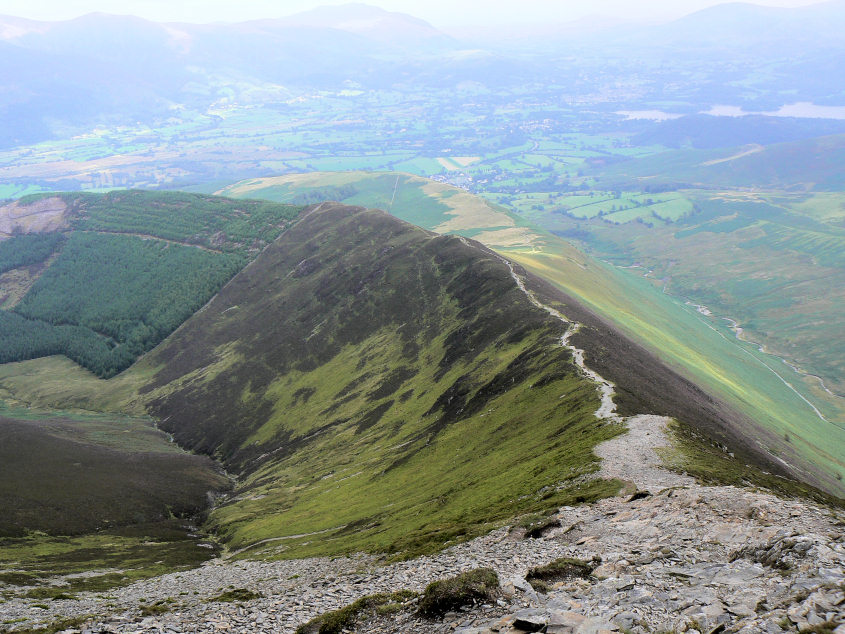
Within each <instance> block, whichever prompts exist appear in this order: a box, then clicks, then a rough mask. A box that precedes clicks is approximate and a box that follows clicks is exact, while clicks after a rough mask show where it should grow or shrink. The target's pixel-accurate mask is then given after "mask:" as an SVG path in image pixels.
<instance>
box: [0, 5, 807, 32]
mask: <svg viewBox="0 0 845 634" xmlns="http://www.w3.org/2000/svg"><path fill="white" fill-rule="evenodd" d="M816 2H818V0H758V1H757V2H755V4H764V5H769V6H783V7H785V6H792V7H796V6H802V5H808V4H814V3H816ZM326 4H344V2H340V1H333V0H323V1H320V0H119V1H117V0H0V14H5V15H16V16H21V17H27V18H33V19H38V20H62V19H69V18H73V17H77V16H79V15H83V14H85V13H91V12H94V11H101V12H105V13H120V14H132V15H138V16H141V17H144V18H148V19H151V20H157V21H184V22H214V21H221V22H237V21H241V20H248V19H254V18H275V17H283V16H287V15H290V14H292V13H297V12H299V11H305V10H307V9H310V8H313V7H315V6H320V5H326ZM367 4H372V5H376V6H380V7H382V8H384V9H388V10H391V11H401V12H403V13H410V14H411V15H414V16H417V17H420V18H423V19H425V20H428V21H429V22H431V23H432V24H434V25H435V26H437V27H443V28H448V27H453V26H464V25H479V26H482V25H483V26H491V25H496V26H503V25H508V24H513V23H532V22H535V23H549V22H566V21H570V20H575V19H578V18H581V17H585V16H593V15H603V16H613V17H617V18H624V19H643V20H654V19H670V18H675V17H680V16H681V15H684V14H687V13H691V12H693V11H696V10H698V9H702V8H704V7H706V6H710V5H714V4H719V1H718V0H638V1H632V0H592V1H591V2H584V0H507V1H506V2H502V1H501V0H499V1H496V0H492V1H491V0H425V2H419V1H415V0H374V1H372V2H367Z"/></svg>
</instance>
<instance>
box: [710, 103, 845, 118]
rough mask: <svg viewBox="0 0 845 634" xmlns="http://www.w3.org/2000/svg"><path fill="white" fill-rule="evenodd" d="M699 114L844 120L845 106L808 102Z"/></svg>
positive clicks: (716, 109)
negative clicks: (751, 109)
mask: <svg viewBox="0 0 845 634" xmlns="http://www.w3.org/2000/svg"><path fill="white" fill-rule="evenodd" d="M701 114H710V115H713V116H714V117H742V116H745V115H748V114H758V115H759V114H762V115H766V116H769V117H798V118H801V119H845V106H817V105H816V104H814V103H810V102H809V101H799V102H798V103H792V104H789V105H786V106H781V107H780V108H779V109H778V110H773V111H770V112H746V111H745V110H743V109H742V108H739V107H737V106H713V107H712V108H710V110H707V111H706V112H702V113H701Z"/></svg>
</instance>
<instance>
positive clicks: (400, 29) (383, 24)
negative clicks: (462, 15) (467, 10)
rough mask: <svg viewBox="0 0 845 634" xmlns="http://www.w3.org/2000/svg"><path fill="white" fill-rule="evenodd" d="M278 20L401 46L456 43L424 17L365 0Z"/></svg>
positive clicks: (287, 24) (284, 23)
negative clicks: (421, 18)
mask: <svg viewBox="0 0 845 634" xmlns="http://www.w3.org/2000/svg"><path fill="white" fill-rule="evenodd" d="M276 22H277V23H278V24H281V25H285V26H289V27H290V26H306V27H311V28H322V29H337V30H339V31H346V32H348V33H355V34H356V35H361V36H363V37H366V38H367V39H370V40H373V41H376V42H381V43H383V44H389V45H391V46H396V47H398V48H412V47H434V46H444V45H445V46H454V45H455V44H456V42H455V40H454V39H452V38H451V37H449V36H448V35H446V34H445V33H443V32H441V31H438V30H437V29H436V28H434V27H433V26H432V25H431V24H429V23H428V22H426V21H425V20H420V19H419V18H415V17H413V16H410V15H407V14H405V13H397V12H393V11H385V10H384V9H380V8H378V7H373V6H370V5H367V4H362V3H350V4H343V5H339V6H324V7H318V8H316V9H312V10H311V11H305V12H303V13H297V14H296V15H292V16H290V17H288V18H283V19H281V20H278V21H276ZM265 23H266V22H265Z"/></svg>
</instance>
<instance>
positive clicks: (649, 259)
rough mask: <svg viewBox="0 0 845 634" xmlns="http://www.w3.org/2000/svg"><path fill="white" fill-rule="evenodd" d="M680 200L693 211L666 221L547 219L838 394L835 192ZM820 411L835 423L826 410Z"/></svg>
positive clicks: (839, 233) (841, 371)
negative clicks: (726, 320)
mask: <svg viewBox="0 0 845 634" xmlns="http://www.w3.org/2000/svg"><path fill="white" fill-rule="evenodd" d="M686 194H687V196H689V197H691V198H692V199H694V200H695V201H696V202H697V205H698V209H699V211H698V212H697V213H695V214H694V215H691V216H688V217H685V218H683V219H681V220H680V221H678V222H677V223H675V224H671V225H659V224H653V225H652V226H648V225H646V224H643V223H631V224H627V225H612V224H610V223H607V222H603V221H602V220H598V219H597V220H594V221H589V222H585V221H583V220H576V219H574V218H568V217H567V216H563V215H561V214H551V215H550V216H549V219H550V220H553V221H554V223H555V228H557V229H559V230H561V231H564V232H570V233H572V234H573V235H578V236H579V237H580V239H581V240H583V241H584V242H585V243H586V244H587V245H588V247H589V248H590V249H591V251H592V252H593V253H594V254H595V255H598V256H599V257H604V258H612V260H613V261H614V262H615V263H618V264H624V265H630V264H632V263H635V262H636V263H638V264H639V265H640V266H641V267H642V269H643V270H646V269H647V270H651V271H652V273H651V274H650V276H651V277H652V278H655V279H659V280H662V281H663V282H664V283H665V284H666V285H667V292H669V293H671V294H673V295H677V296H682V297H688V298H690V299H691V300H692V301H694V302H697V303H701V304H704V305H706V306H707V307H708V308H709V309H710V310H711V311H713V312H714V313H715V314H717V315H726V316H730V317H731V318H732V319H735V320H737V321H738V322H739V323H740V324H741V325H742V328H743V330H744V336H745V337H747V338H749V339H750V340H751V341H757V342H760V343H762V344H764V345H765V346H766V348H767V349H768V350H770V351H772V352H774V353H775V354H778V355H779V356H783V357H786V358H788V359H790V360H791V361H792V362H793V363H795V364H797V365H799V366H800V367H801V368H803V369H804V370H805V371H807V372H809V373H811V374H814V375H818V376H821V377H823V379H824V381H825V383H826V384H827V385H828V386H829V387H830V388H832V389H833V390H835V391H837V392H839V393H840V394H843V393H845V340H843V338H842V337H839V336H838V335H839V331H840V330H841V323H840V322H841V319H840V315H839V313H840V310H839V309H840V307H841V306H842V303H843V302H845V229H843V227H842V222H843V220H845V211H844V210H843V208H842V202H843V200H845V196H843V195H842V194H825V195H823V196H809V195H799V194H791V195H789V194H783V193H764V192H755V193H753V194H751V193H730V192H720V193H718V194H716V193H711V192H704V191H688V192H687V193H686ZM552 216H553V217H552ZM538 222H544V219H543V218H538ZM761 263H765V269H764V268H763V267H762V266H761ZM713 323H714V325H719V324H720V322H719V320H713ZM806 383H807V384H808V387H809V388H810V389H814V390H815V399H814V400H816V401H817V402H819V403H823V402H824V401H825V400H833V399H831V398H830V397H831V395H830V394H827V393H825V392H824V390H822V389H821V388H820V385H819V382H818V381H817V380H814V379H810V380H808V381H806ZM843 404H845V401H843V402H841V403H840V408H841V409H840V412H839V414H838V416H839V418H840V420H839V422H841V423H845V406H843ZM819 406H820V407H821V405H819ZM826 413H827V414H830V416H831V417H833V418H836V417H837V413H836V412H835V411H833V410H831V411H829V412H826Z"/></svg>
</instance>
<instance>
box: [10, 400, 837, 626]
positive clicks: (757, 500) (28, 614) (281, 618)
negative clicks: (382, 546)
mask: <svg viewBox="0 0 845 634" xmlns="http://www.w3.org/2000/svg"><path fill="white" fill-rule="evenodd" d="M663 422H664V421H663V420H662V419H659V418H657V417H653V416H644V417H636V418H634V419H630V420H629V421H628V424H629V427H630V428H631V432H630V433H629V434H626V435H625V436H621V437H618V438H616V439H614V440H612V441H610V442H608V443H605V445H603V446H602V447H600V449H599V453H600V454H601V455H602V457H603V458H604V469H603V475H606V476H615V477H626V478H628V479H634V480H635V481H636V484H637V485H638V486H639V491H638V493H636V494H634V495H626V496H624V497H617V498H612V499H606V500H603V501H601V502H598V503H597V504H594V505H591V506H583V507H576V508H569V507H567V508H563V509H561V510H560V512H559V513H558V514H557V515H556V516H555V518H553V519H556V520H558V521H559V524H560V525H559V526H554V523H553V525H552V526H550V527H549V528H548V529H547V530H545V531H544V532H542V534H541V536H540V537H537V538H527V537H526V536H525V531H524V530H521V529H516V530H509V529H507V528H503V529H500V530H497V531H494V532H492V533H490V534H488V535H486V536H484V537H481V538H478V539H475V540H473V541H471V542H468V543H464V544H460V545H456V546H453V547H451V548H449V549H447V550H445V551H443V552H441V553H439V554H437V555H433V556H429V557H421V558H419V559H416V560H413V561H406V562H400V563H393V564H389V565H383V564H382V562H380V561H379V559H378V558H376V557H373V556H364V555H360V556H353V557H342V558H335V559H304V560H294V561H279V562H253V561H230V562H227V561H215V562H212V563H209V564H207V565H205V566H203V567H201V568H198V569H195V570H191V571H187V572H181V573H176V574H171V575H166V576H163V577H160V578H157V579H152V580H147V581H143V582H139V583H136V584H134V585H132V586H128V587H125V588H121V589H117V590H115V591H113V592H112V593H110V594H108V595H107V596H104V595H90V596H84V595H82V596H80V598H79V600H77V601H60V602H52V603H53V604H52V605H49V606H47V609H46V610H45V609H44V608H43V607H41V608H37V607H34V603H35V602H34V601H32V600H26V599H14V600H11V601H9V602H7V603H5V604H3V605H2V606H0V613H2V617H3V621H4V622H6V623H10V622H12V621H14V620H16V619H20V618H26V619H28V621H27V623H28V625H29V626H30V627H31V626H32V625H31V624H32V623H33V622H34V621H42V622H49V621H52V620H56V619H59V618H62V617H73V616H80V615H86V614H95V615H99V616H97V617H96V618H94V619H92V620H89V621H87V622H86V623H84V624H82V625H79V626H75V629H74V630H72V631H83V632H218V631H220V632H292V631H294V630H295V629H296V627H297V626H298V625H300V624H302V623H305V622H307V621H308V620H310V619H312V618H313V617H315V616H317V615H319V614H321V613H324V612H326V611H329V610H335V609H338V608H341V607H343V606H345V605H348V604H349V603H351V602H352V601H354V600H356V599H357V598H360V597H362V596H365V595H369V594H374V593H384V592H394V591H398V590H402V589H409V590H413V591H418V592H419V591H422V590H423V589H424V588H425V586H426V585H427V584H428V583H429V582H431V581H433V580H436V579H439V578H444V577H449V576H452V575H455V574H457V573H459V572H462V571H466V570H470V569H473V568H477V567H481V566H486V567H490V568H493V569H494V570H496V571H497V573H498V575H499V578H500V580H501V582H502V587H501V590H500V593H499V596H498V597H497V598H496V599H495V600H491V601H489V602H488V603H487V604H484V605H476V606H474V607H472V608H468V609H465V610H463V611H459V612H451V613H447V614H446V615H445V617H444V618H442V619H438V620H429V619H424V618H422V617H418V616H416V615H415V613H414V610H413V601H412V602H411V604H410V605H409V606H407V609H404V610H399V611H396V612H393V613H389V614H382V615H380V616H379V615H375V616H373V617H371V618H369V619H368V620H366V621H363V622H360V623H359V626H358V628H357V629H358V631H361V632H453V631H454V632H460V633H463V634H480V633H482V632H483V633H487V632H501V633H505V632H521V631H546V632H559V633H564V632H573V633H588V632H589V633H594V632H660V631H671V632H691V633H693V632H702V633H705V632H707V633H711V632H722V631H724V632H769V633H772V634H775V633H780V632H784V631H791V632H795V631H802V630H805V631H812V632H830V631H832V632H835V633H836V634H845V522H843V520H842V518H841V517H840V516H839V515H838V513H837V512H836V511H834V510H831V509H828V508H824V507H820V506H817V505H813V504H810V503H807V502H804V501H799V500H783V499H780V498H777V497H775V496H773V495H769V494H766V493H762V492H756V491H752V490H744V489H738V488H734V487H706V486H702V485H699V484H697V483H695V482H694V481H692V480H691V479H690V478H687V477H685V476H681V475H676V474H673V473H669V472H667V471H664V470H662V469H661V468H660V467H659V466H658V464H657V463H658V460H657V457H656V454H655V452H654V448H655V447H656V446H659V445H661V444H664V443H665V439H664V437H663V432H662V425H663ZM560 557H569V558H575V559H579V560H583V561H592V562H593V565H594V566H596V565H597V567H595V568H594V569H593V570H592V574H591V575H587V576H585V577H578V578H569V579H564V580H561V581H558V582H556V583H552V584H551V585H550V587H547V588H546V592H538V591H536V590H535V589H534V588H533V587H532V586H531V585H529V584H528V583H527V582H526V580H525V576H526V573H527V572H528V571H529V570H530V569H531V568H532V567H535V566H539V565H542V564H546V563H548V562H550V561H552V560H555V559H557V558H560ZM599 559H600V563H599V561H598V560H599ZM233 590H234V591H237V592H231V591H233ZM227 591H230V592H229V594H228V595H224V597H223V598H227V599H229V600H228V601H224V600H221V596H220V595H221V594H223V593H224V592H227ZM246 591H248V592H246ZM250 597H253V598H250ZM7 627H10V628H13V627H14V626H7Z"/></svg>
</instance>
